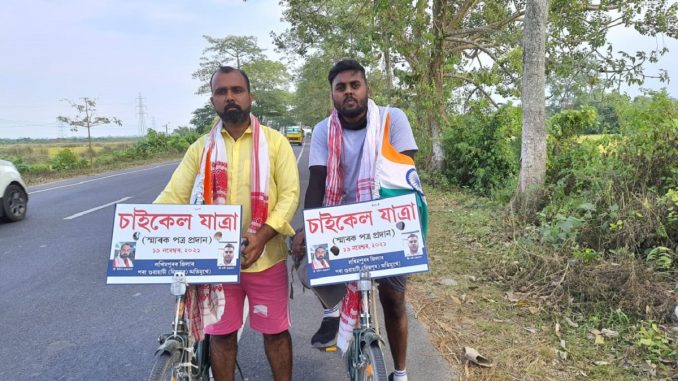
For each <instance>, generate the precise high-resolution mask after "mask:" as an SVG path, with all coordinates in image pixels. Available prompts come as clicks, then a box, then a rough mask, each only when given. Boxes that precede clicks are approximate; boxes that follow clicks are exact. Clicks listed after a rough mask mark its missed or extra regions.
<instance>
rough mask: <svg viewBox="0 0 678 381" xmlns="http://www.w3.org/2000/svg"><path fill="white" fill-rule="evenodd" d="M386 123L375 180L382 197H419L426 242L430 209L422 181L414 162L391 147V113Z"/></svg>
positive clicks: (386, 118) (418, 202) (422, 228)
mask: <svg viewBox="0 0 678 381" xmlns="http://www.w3.org/2000/svg"><path fill="white" fill-rule="evenodd" d="M385 114H386V115H385V121H384V123H383V124H382V125H383V126H384V127H383V131H384V132H383V137H382V141H381V148H380V155H378V157H377V162H376V168H375V172H376V173H375V179H376V181H377V186H378V187H379V196H380V197H393V196H400V195H403V194H408V193H415V194H416V196H417V206H418V207H419V217H420V220H421V230H422V233H423V234H422V236H423V237H424V240H426V232H427V231H428V207H427V205H426V198H425V197H424V190H423V189H422V187H421V180H420V179H419V174H417V169H416V168H415V167H414V160H412V158H411V157H409V156H407V155H404V154H402V153H400V152H398V150H396V149H395V147H393V146H392V145H391V143H390V142H391V140H390V127H391V118H390V115H389V113H385Z"/></svg>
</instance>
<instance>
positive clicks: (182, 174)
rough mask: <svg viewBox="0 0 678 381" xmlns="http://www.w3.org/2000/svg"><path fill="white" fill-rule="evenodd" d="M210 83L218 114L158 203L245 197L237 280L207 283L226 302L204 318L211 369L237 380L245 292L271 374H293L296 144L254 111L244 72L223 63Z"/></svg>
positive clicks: (282, 376) (218, 375)
mask: <svg viewBox="0 0 678 381" xmlns="http://www.w3.org/2000/svg"><path fill="white" fill-rule="evenodd" d="M210 87H211V89H212V97H211V98H210V99H211V101H212V105H213V106H214V110H215V112H216V113H217V115H219V118H220V119H221V120H220V121H219V122H218V123H217V124H216V125H215V126H214V127H213V128H212V131H210V133H208V134H207V135H205V136H203V137H201V138H200V139H198V141H196V142H195V143H193V144H192V145H191V147H190V148H189V149H188V151H187V152H186V155H185V156H184V159H183V160H182V162H181V164H179V167H178V168H177V169H176V170H175V172H174V174H173V175H172V179H171V180H170V182H169V183H168V184H167V186H166V187H165V189H164V190H163V191H162V193H161V194H160V195H159V196H158V198H157V199H156V200H155V203H165V204H192V203H197V204H202V203H206V204H231V205H242V208H243V209H242V223H243V225H242V227H243V231H247V232H246V233H244V234H243V238H245V239H247V241H249V244H248V246H247V247H246V248H245V250H244V253H243V259H242V263H241V267H242V270H241V276H240V284H236V285H227V284H224V285H219V286H216V287H214V286H204V287H203V288H208V287H211V288H210V291H209V292H210V294H209V296H210V297H212V296H213V294H212V292H214V293H215V294H218V295H220V296H221V298H222V300H221V301H220V302H224V303H225V305H226V307H225V309H224V311H223V314H221V318H220V319H219V321H218V322H216V323H214V324H209V325H208V324H206V323H205V324H204V325H205V326H204V333H207V334H209V335H210V358H211V367H212V372H213V374H214V379H215V380H233V377H234V373H235V360H236V354H237V346H238V343H237V331H238V329H239V328H240V327H241V326H242V324H243V321H242V317H243V313H242V312H243V304H244V298H245V296H247V297H248V300H249V306H250V311H249V313H250V327H251V328H252V329H253V330H255V331H258V332H261V333H262V334H263V336H264V349H265V352H266V357H267V358H268V362H269V364H270V366H271V370H272V373H273V378H274V379H275V380H276V381H279V380H291V379H292V339H291V337H290V334H289V331H288V329H289V326H290V320H289V308H288V299H287V292H288V288H287V285H288V280H287V271H286V270H287V267H286V265H285V260H286V258H287V246H286V244H285V240H284V239H285V238H284V236H291V235H293V234H294V229H292V226H291V225H290V221H291V220H292V217H293V216H294V213H295V212H296V210H297V206H298V204H299V172H298V169H297V165H296V160H295V157H294V152H293V151H292V147H291V146H290V144H289V142H288V141H287V139H286V138H285V137H283V136H282V135H281V134H280V133H279V132H277V131H275V130H273V129H271V128H268V127H265V126H261V125H260V124H259V121H258V120H257V118H256V117H254V116H253V115H251V114H250V110H251V105H252V100H253V98H252V94H251V93H250V83H249V78H248V77H247V74H245V72H243V71H242V70H239V69H235V68H232V67H228V66H224V67H220V68H219V69H218V70H217V71H216V72H215V73H214V75H213V76H212V80H211V82H210ZM199 292H200V291H199ZM190 295H191V294H190V293H189V296H190ZM203 295H204V294H203ZM197 299H200V298H197ZM187 304H188V305H189V306H191V305H192V304H191V303H187ZM221 305H223V304H221ZM189 316H191V317H192V318H193V317H195V319H193V321H192V325H196V326H197V327H196V328H193V327H192V328H191V330H192V331H194V330H196V329H197V330H196V331H195V332H197V333H196V334H194V336H198V337H201V335H202V333H203V331H202V329H203V327H202V325H203V324H202V323H203V322H204V321H203V320H201V315H200V314H198V313H196V312H195V311H189ZM196 320H198V321H197V322H196Z"/></svg>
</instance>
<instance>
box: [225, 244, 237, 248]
mask: <svg viewBox="0 0 678 381" xmlns="http://www.w3.org/2000/svg"><path fill="white" fill-rule="evenodd" d="M227 247H230V248H231V249H235V246H233V244H231V243H227V244H226V246H224V249H225V248H227Z"/></svg>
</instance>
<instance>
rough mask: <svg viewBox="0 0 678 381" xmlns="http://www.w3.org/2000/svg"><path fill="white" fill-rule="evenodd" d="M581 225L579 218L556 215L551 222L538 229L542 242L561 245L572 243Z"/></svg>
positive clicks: (581, 221)
mask: <svg viewBox="0 0 678 381" xmlns="http://www.w3.org/2000/svg"><path fill="white" fill-rule="evenodd" d="M583 223H584V221H583V220H582V219H580V218H577V217H574V216H564V215H562V214H556V216H555V217H554V218H553V219H552V220H551V221H547V222H545V223H543V224H542V226H541V227H540V230H541V235H542V242H545V243H550V244H553V245H561V244H563V243H565V242H567V241H574V240H575V239H576V236H577V232H578V229H579V228H580V227H581V226H582V225H583Z"/></svg>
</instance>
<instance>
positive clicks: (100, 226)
mask: <svg viewBox="0 0 678 381" xmlns="http://www.w3.org/2000/svg"><path fill="white" fill-rule="evenodd" d="M294 151H295V154H296V155H297V157H298V158H299V167H300V169H301V170H300V174H301V187H302V203H301V204H302V205H303V191H304V190H305V189H306V184H307V181H308V170H307V169H306V168H307V160H308V147H306V146H304V147H298V146H295V147H294ZM177 164H178V162H172V163H166V164H161V165H152V166H147V167H142V168H135V169H130V170H125V171H119V172H111V173H105V174H100V175H97V176H91V177H82V178H75V179H70V180H67V181H61V182H57V183H50V184H44V185H40V186H36V187H31V188H30V189H29V203H28V215H27V217H26V219H25V220H23V221H20V222H17V223H6V222H0V289H1V290H2V292H0V323H1V325H2V327H3V332H2V334H0V359H2V363H3V365H2V366H0V380H16V381H19V380H116V381H119V380H145V379H146V378H147V377H148V374H149V371H150V368H151V364H152V360H153V353H154V351H155V349H156V347H157V337H158V335H160V334H162V333H166V332H168V331H169V330H170V324H171V321H172V317H173V307H174V297H173V296H171V295H170V294H169V286H168V285H106V267H107V261H108V255H109V251H110V244H111V242H110V241H111V233H112V229H113V205H114V204H115V203H116V202H125V203H150V202H152V201H153V199H154V198H155V197H156V196H157V195H158V193H160V191H161V190H162V188H163V187H164V186H165V184H166V183H167V181H168V180H169V178H170V176H171V175H172V172H173V171H174V168H175V167H176V165H177ZM300 211H301V208H300ZM300 211H299V212H298V213H297V215H296V216H295V220H294V221H293V226H301V225H302V224H301V213H300ZM290 305H291V311H292V328H291V329H290V331H291V334H292V340H293V352H294V370H293V374H294V377H293V379H294V380H341V379H347V377H346V370H345V361H344V359H343V358H342V357H341V355H340V353H339V352H334V353H330V352H321V351H318V350H315V349H313V348H311V346H310V338H311V336H312V335H313V333H314V332H315V330H316V329H317V328H318V326H319V324H320V319H321V315H322V311H321V307H320V303H319V302H318V301H317V300H316V299H315V297H314V296H313V294H312V292H309V291H306V292H302V287H301V285H300V284H299V283H298V281H295V285H294V299H293V300H291V301H290ZM409 310H410V323H409V325H410V335H409V336H410V343H409V347H408V354H409V355H408V373H409V379H410V380H451V379H452V372H451V370H450V369H449V368H448V367H447V366H446V364H445V362H444V360H443V359H442V358H441V356H440V354H439V353H438V352H437V351H436V350H435V349H434V348H433V347H432V346H431V343H430V341H429V338H428V334H427V333H426V331H425V330H424V329H423V327H422V326H421V324H419V322H418V321H417V320H416V319H414V317H413V315H412V311H411V308H410V309H409ZM245 326H246V328H245V329H244V331H243V335H242V338H241V340H240V343H239V349H238V361H239V363H240V364H241V367H242V370H243V373H244V375H245V378H246V379H247V380H251V381H255V380H266V381H267V380H271V379H272V376H271V372H270V370H269V367H268V362H267V361H266V356H265V354H264V351H263V340H262V338H261V335H260V334H258V333H256V332H252V331H250V330H249V328H248V327H247V326H248V323H246V324H245ZM382 326H383V325H382ZM385 357H386V359H387V367H388V369H389V371H391V370H392V369H393V365H392V361H391V356H390V352H389V349H388V348H386V349H385ZM236 379H239V378H238V377H236Z"/></svg>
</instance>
